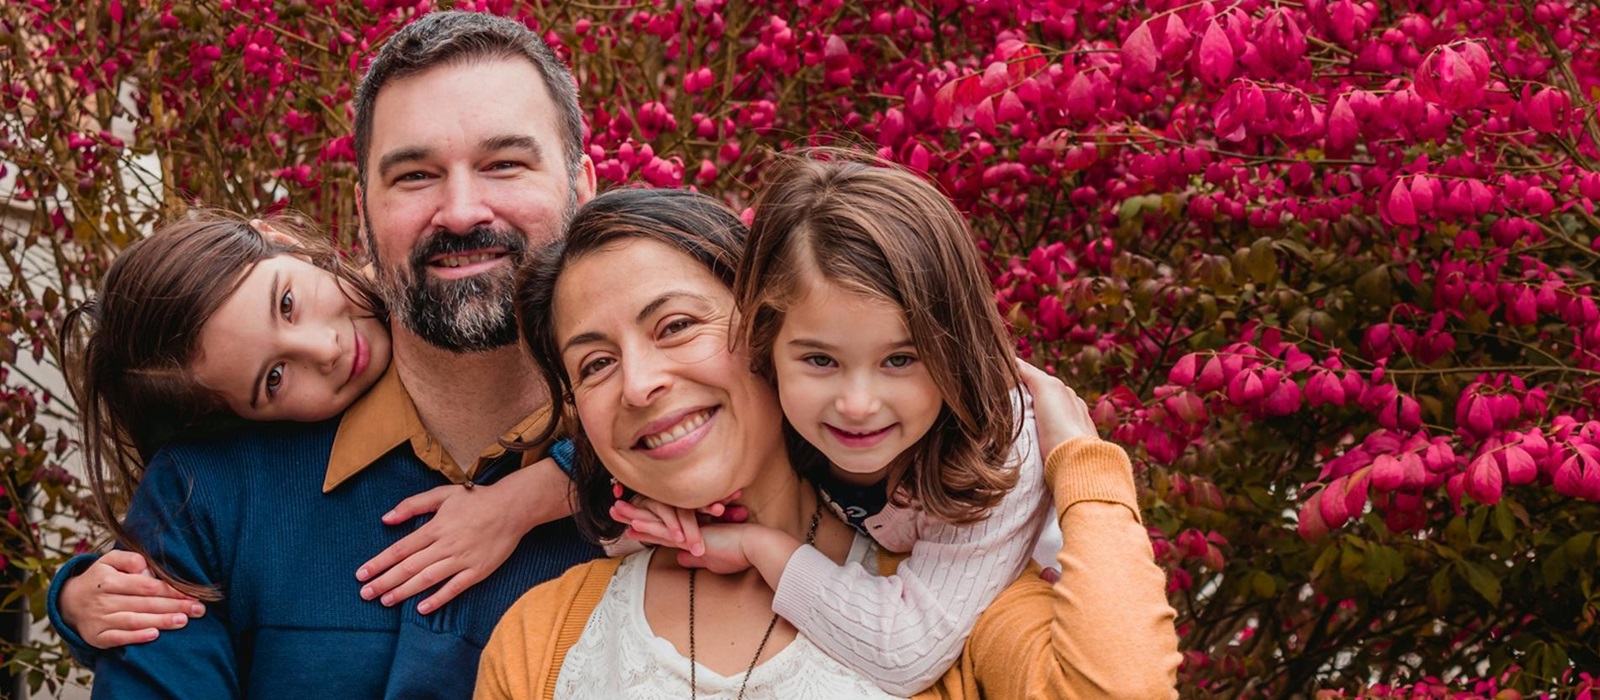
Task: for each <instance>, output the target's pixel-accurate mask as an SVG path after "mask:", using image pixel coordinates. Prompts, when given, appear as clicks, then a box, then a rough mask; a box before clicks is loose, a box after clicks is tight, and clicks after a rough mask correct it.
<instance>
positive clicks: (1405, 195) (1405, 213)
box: [1383, 180, 1417, 226]
mask: <svg viewBox="0 0 1600 700" xmlns="http://www.w3.org/2000/svg"><path fill="white" fill-rule="evenodd" d="M1383 220H1384V222H1385V223H1388V224H1389V225H1391V226H1416V225H1417V211H1416V209H1415V208H1413V206H1412V203H1411V188H1410V187H1407V186H1406V183H1405V181H1404V180H1395V181H1393V182H1391V183H1389V194H1388V196H1386V197H1384V200H1383Z"/></svg>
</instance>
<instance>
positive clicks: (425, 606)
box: [417, 601, 433, 615]
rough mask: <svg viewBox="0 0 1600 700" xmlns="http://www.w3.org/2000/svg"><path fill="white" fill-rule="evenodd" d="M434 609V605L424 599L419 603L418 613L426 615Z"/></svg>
mask: <svg viewBox="0 0 1600 700" xmlns="http://www.w3.org/2000/svg"><path fill="white" fill-rule="evenodd" d="M432 610H433V606H432V605H430V604H429V603H428V602H427V601H423V602H421V603H417V613H418V614H422V615H426V614H428V613H429V612H431V611H432Z"/></svg>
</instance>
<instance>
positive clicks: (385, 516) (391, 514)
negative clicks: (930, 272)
mask: <svg viewBox="0 0 1600 700" xmlns="http://www.w3.org/2000/svg"><path fill="white" fill-rule="evenodd" d="M392 518H394V511H392V510H391V511H389V512H387V513H384V514H383V519H384V520H385V521H387V520H390V519H392Z"/></svg>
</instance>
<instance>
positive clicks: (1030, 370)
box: [1017, 360, 1100, 453]
mask: <svg viewBox="0 0 1600 700" xmlns="http://www.w3.org/2000/svg"><path fill="white" fill-rule="evenodd" d="M1017 369H1018V370H1019V371H1020V372H1021V373H1022V383H1023V385H1024V386H1026V387H1027V388H1028V393H1029V394H1031V395H1032V396H1033V413H1034V418H1035V420H1036V422H1037V423H1038V427H1039V446H1040V447H1041V448H1043V449H1044V451H1045V452H1046V453H1048V452H1049V451H1050V450H1052V449H1054V448H1055V447H1056V446H1057V445H1060V444H1061V443H1063V442H1066V441H1068V440H1071V439H1073V438H1077V437H1099V436H1100V432H1099V431H1098V430H1097V429H1096V428H1095V426H1094V418H1093V417H1091V416H1090V414H1089V405H1088V404H1086V403H1084V402H1083V399H1081V398H1078V393H1077V392H1075V391H1073V390H1072V387H1069V386H1067V385H1066V384H1064V383H1062V381H1061V380H1060V379H1057V378H1055V377H1053V376H1051V375H1050V374H1049V373H1047V372H1045V371H1044V370H1042V369H1039V368H1037V367H1034V366H1033V365H1030V364H1028V363H1026V362H1023V361H1022V360H1017Z"/></svg>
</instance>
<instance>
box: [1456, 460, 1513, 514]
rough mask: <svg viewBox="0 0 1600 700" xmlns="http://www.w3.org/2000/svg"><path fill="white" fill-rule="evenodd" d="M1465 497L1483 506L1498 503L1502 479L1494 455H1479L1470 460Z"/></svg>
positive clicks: (1502, 485) (1498, 464)
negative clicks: (1467, 496) (1470, 497)
mask: <svg viewBox="0 0 1600 700" xmlns="http://www.w3.org/2000/svg"><path fill="white" fill-rule="evenodd" d="M1466 486H1467V495H1469V496H1472V499H1473V500H1475V501H1477V502H1479V503H1482V504H1484V505H1488V506H1492V505H1494V504H1496V503H1499V502H1500V496H1501V492H1502V490H1503V489H1504V486H1505V484H1504V478H1503V476H1502V475H1501V473H1500V463H1499V462H1498V461H1496V460H1495V458H1494V455H1489V454H1485V455H1481V456H1479V457H1478V458H1477V459H1474V460H1472V464H1471V465H1469V466H1468V467H1467V484H1466Z"/></svg>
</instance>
